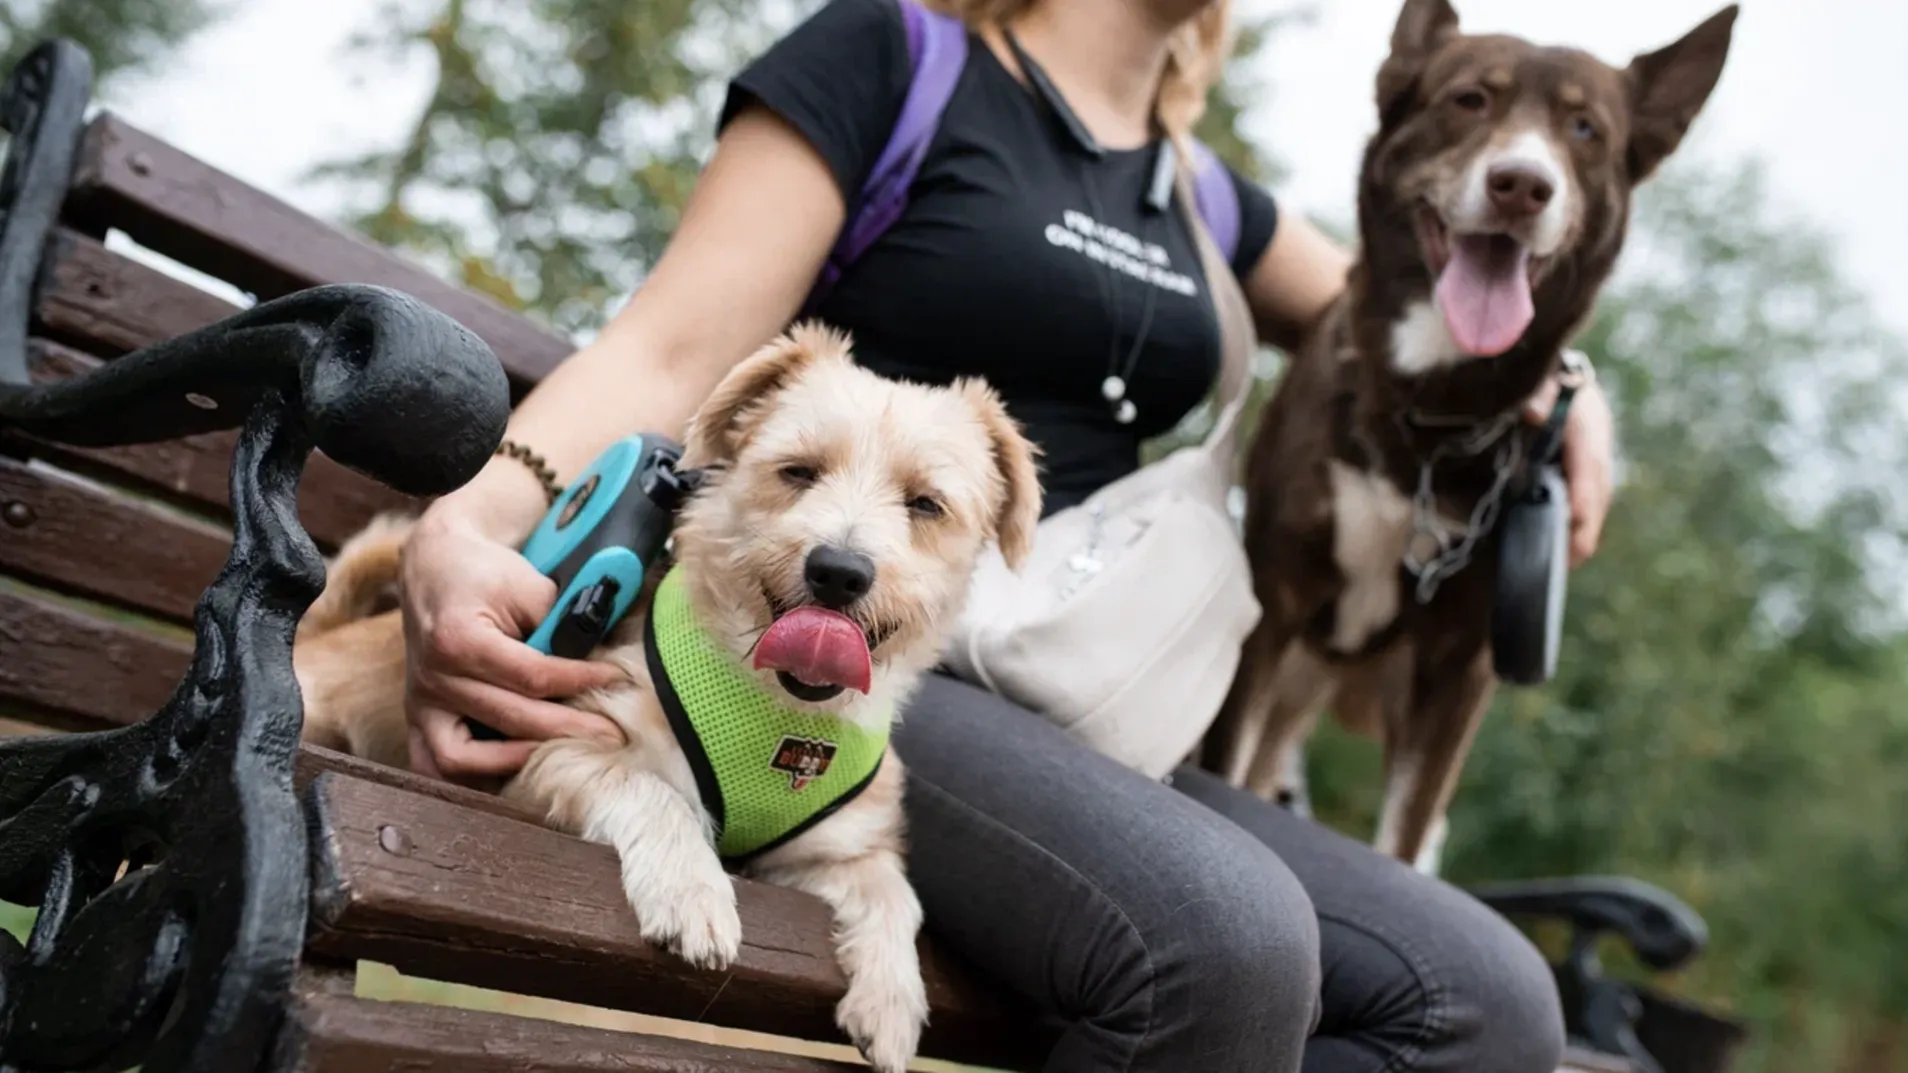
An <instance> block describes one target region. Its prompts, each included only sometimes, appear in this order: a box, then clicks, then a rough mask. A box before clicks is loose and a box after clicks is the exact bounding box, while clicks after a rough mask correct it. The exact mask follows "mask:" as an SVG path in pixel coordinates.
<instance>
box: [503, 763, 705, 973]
mask: <svg viewBox="0 0 1908 1073" xmlns="http://www.w3.org/2000/svg"><path fill="white" fill-rule="evenodd" d="M505 796H507V797H511V798H514V799H516V800H521V801H528V802H530V803H533V804H534V805H536V806H538V807H541V808H542V809H544V810H545V814H546V815H547V816H548V817H549V818H550V822H551V823H552V825H553V826H556V827H559V828H561V829H563V830H568V831H570V832H572V833H574V834H576V835H577V836H578V837H581V838H584V839H587V840H589V841H591V842H601V843H603V844H604V845H607V846H611V847H613V848H614V849H615V850H616V855H617V857H618V858H619V859H620V860H621V861H622V865H623V892H624V894H626V895H627V896H628V897H629V904H630V908H632V909H634V910H635V911H636V923H637V926H638V927H639V928H640V929H641V931H642V936H643V938H645V939H647V940H649V941H650V942H652V943H656V944H659V945H661V946H665V947H667V948H669V949H670V950H672V951H674V952H675V953H676V954H678V955H679V956H681V957H682V959H683V960H685V961H687V962H689V963H690V964H692V965H696V966H698V967H700V968H705V969H725V968H727V967H728V966H729V963H730V962H732V961H734V960H735V956H736V954H737V953H738V952H739V951H740V949H741V947H742V921H741V918H740V917H738V916H737V915H736V909H735V884H734V883H732V882H731V881H730V879H729V876H728V873H726V872H724V871H723V869H722V862H721V860H720V859H719V858H717V856H716V853H715V847H714V844H713V838H712V826H713V825H712V824H711V822H710V819H709V815H708V813H707V812H706V811H704V810H703V808H702V805H701V803H700V802H696V801H691V800H690V799H689V798H686V797H684V796H683V795H682V794H681V793H680V792H679V791H677V790H676V788H675V787H673V786H671V785H670V784H669V783H668V782H667V781H665V780H664V779H663V778H662V777H661V776H659V775H657V774H656V773H654V772H652V771H646V770H644V769H642V768H640V767H638V766H637V765H636V763H635V760H634V759H633V756H632V754H631V753H630V752H629V751H628V750H624V749H608V748H605V747H603V746H601V745H598V744H595V743H593V742H585V741H581V740H578V739H574V738H571V739H560V740H557V741H553V742H551V743H550V744H548V745H546V746H545V747H543V748H542V749H539V750H537V752H536V754H535V755H534V756H532V757H531V759H530V763H529V764H527V765H525V766H524V770H523V773H522V774H521V775H519V776H518V777H517V778H515V779H513V780H511V783H510V785H509V786H508V787H506V788H505Z"/></svg>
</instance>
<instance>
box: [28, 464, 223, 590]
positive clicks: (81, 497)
mask: <svg viewBox="0 0 1908 1073" xmlns="http://www.w3.org/2000/svg"><path fill="white" fill-rule="evenodd" d="M0 519H3V520H0V571H5V572H6V573H9V574H13V575H14V576H16V577H23V578H26V579H28V580H29V581H33V582H36V583H38V584H42V585H46V586H48V587H50V588H56V589H59V590H61V591H63V592H71V593H76V594H78V595H81V596H86V597H89V598H91V599H95V600H99V601H101V602H103V603H109V604H115V605H118V606H121V607H127V608H131V609H133V610H138V611H147V612H151V613H153V614H155V615H157V616H159V617H161V618H164V619H170V620H172V621H174V622H178V623H189V622H191V621H192V609H193V606H194V605H195V604H197V603H198V601H199V596H200V594H202V593H203V592H204V591H205V587H206V586H207V585H209V584H211V583H212V579H213V578H214V577H216V576H218V572H219V568H220V567H222V566H224V565H225V559H226V556H227V555H229V554H230V553H231V550H232V541H231V538H230V536H229V535H227V533H226V532H225V531H222V530H219V529H215V528H213V527H212V526H209V525H206V524H204V523H202V522H198V521H194V520H191V519H188V518H183V517H179V516H177V515H174V514H171V513H168V512H165V511H162V510H159V509H156V508H154V507H153V506H151V505H149V504H146V503H141V502H139V501H138V500H134V499H129V498H126V497H124V496H118V495H114V494H113V493H111V492H109V491H106V490H104V489H101V488H99V487H96V486H94V485H91V484H87V483H85V482H82V481H80V480H78V479H76V478H74V477H73V476H71V475H68V474H64V473H61V472H59V471H58V470H52V469H48V468H45V467H39V466H30V465H27V464H24V463H21V462H17V461H14V460H12V459H9V458H5V457H0Z"/></svg>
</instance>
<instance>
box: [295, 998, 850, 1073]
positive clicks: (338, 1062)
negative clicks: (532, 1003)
mask: <svg viewBox="0 0 1908 1073" xmlns="http://www.w3.org/2000/svg"><path fill="white" fill-rule="evenodd" d="M274 1068H275V1069H276V1070H278V1071H280V1073H440V1071H441V1073H731V1071H733V1073H853V1071H854V1070H857V1069H860V1070H864V1071H865V1070H866V1068H867V1067H865V1066H859V1065H849V1064H847V1063H843V1062H830V1061H825V1060H822V1059H818V1058H809V1057H804V1056H799V1055H791V1054H777V1053H774V1052H771V1051H749V1050H741V1049H738V1048H734V1047H722V1046H717V1045H715V1044H709V1043H696V1042H691V1041H688V1040H678V1039H670V1038H667V1037H663V1036H647V1035H637V1034H634V1033H629V1032H613V1031H609V1030H607V1029H601V1028H586V1027H584V1026H581V1025H569V1024H562V1023H560V1022H555V1021H540V1020H533V1019H531V1018H527V1017H512V1016H510V1015H508V1014H498V1013H483V1012H478V1011H474V1010H462V1009H453V1008H450V1007H444V1006H426V1005H418V1004H412V1003H400V1002H373V1001H369V1000H366V999H359V998H353V997H351V996H349V995H345V994H339V993H337V990H336V989H335V988H331V987H325V986H322V985H321V986H318V987H309V988H301V989H300V994H299V996H298V998H297V1000H296V1001H295V1002H294V1004H293V1006H292V1009H291V1016H290V1023H289V1024H288V1025H287V1026H286V1030H285V1039H284V1040H283V1042H282V1045H281V1053H280V1058H279V1061H278V1062H277V1063H275V1064H274Z"/></svg>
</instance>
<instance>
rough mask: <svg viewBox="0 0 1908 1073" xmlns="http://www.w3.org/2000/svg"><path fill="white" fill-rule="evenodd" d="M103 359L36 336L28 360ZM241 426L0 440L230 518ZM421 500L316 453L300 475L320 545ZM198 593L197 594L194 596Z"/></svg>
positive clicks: (48, 371) (49, 370)
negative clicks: (164, 436) (176, 436)
mask: <svg viewBox="0 0 1908 1073" xmlns="http://www.w3.org/2000/svg"><path fill="white" fill-rule="evenodd" d="M99 364H100V362H99V359H97V358H94V357H92V356H90V355H87V354H82V353H80V352H78V351H76V350H73V349H71V348H68V347H65V346H61V345H60V344H58V343H54V342H50V341H48V340H44V339H35V340H32V341H31V345H30V349H29V354H28V367H29V369H30V371H31V372H32V373H33V378H34V379H35V380H36V381H39V382H42V383H44V382H49V381H53V380H60V379H64V378H66V377H69V376H77V375H79V374H80V373H83V372H85V371H87V370H89V369H92V368H95V367H97V366H98V365H99ZM237 441H238V434H237V433H236V432H210V433H205V434H203V435H198V436H190V437H187V438H185V439H181V440H169V441H166V442H164V443H153V444H141V445H138V446H134V447H100V448H88V447H67V446H65V445H61V444H53V443H49V442H47V441H45V440H38V439H35V438H33V437H31V436H25V435H22V434H19V433H14V432H6V431H4V430H0V443H6V442H11V443H16V444H18V445H20V450H22V451H23V452H25V453H29V454H33V455H36V456H39V457H43V458H47V459H51V460H54V461H57V462H59V463H60V464H61V465H63V466H65V467H67V468H70V469H73V470H74V471H76V472H80V473H84V474H86V475H88V476H93V477H98V478H100V479H103V480H111V481H114V482H120V481H125V482H127V483H129V485H130V486H132V487H136V488H139V489H141V490H147V491H152V492H156V493H158V494H160V495H163V496H165V497H167V498H172V499H176V500H179V501H181V502H185V503H189V504H191V505H192V506H194V507H196V508H199V509H205V510H209V511H211V512H212V513H214V514H216V515H217V516H219V517H220V518H229V517H230V506H231V473H232V449H233V447H234V445H235V444H236V443H237ZM418 506H419V502H418V501H417V500H415V499H413V498H411V497H409V496H404V495H401V494H399V493H397V492H395V491H392V490H391V489H389V488H387V487H385V486H384V485H382V484H379V483H378V482H376V481H374V480H372V479H371V478H369V477H366V476H364V475H363V474H361V473H358V472H356V471H355V470H350V469H347V468H345V467H344V466H341V465H339V464H338V463H336V462H333V461H332V460H331V459H329V458H327V457H325V456H324V455H323V454H318V453H314V454H313V455H312V456H311V461H310V462H309V463H308V464H307V465H306V467H305V474H304V476H303V477H302V478H301V479H300V480H299V482H298V516H299V520H300V521H301V522H302V523H303V524H304V526H305V529H306V531H307V532H309V533H310V534H311V536H312V539H314V540H316V541H318V543H319V544H320V545H323V546H326V547H335V546H337V545H338V544H340V543H342V542H344V541H345V540H346V539H347V538H349V537H350V536H351V535H352V534H354V533H356V532H357V531H358V530H359V529H361V528H363V527H364V524H365V523H366V522H368V521H370V520H371V518H372V517H373V516H374V515H376V514H378V513H380V512H383V511H389V510H411V509H415V508H416V507H418ZM195 598H196V597H195Z"/></svg>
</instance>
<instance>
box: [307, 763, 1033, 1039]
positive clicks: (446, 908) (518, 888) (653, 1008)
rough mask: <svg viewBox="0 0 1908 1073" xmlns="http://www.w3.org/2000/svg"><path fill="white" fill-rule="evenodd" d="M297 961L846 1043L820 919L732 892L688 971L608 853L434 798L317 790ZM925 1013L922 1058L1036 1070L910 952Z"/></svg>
mask: <svg viewBox="0 0 1908 1073" xmlns="http://www.w3.org/2000/svg"><path fill="white" fill-rule="evenodd" d="M307 801H308V808H309V809H310V810H311V813H312V816H313V829H314V831H315V832H316V837H315V841H314V845H313V853H314V855H315V858H316V859H315V861H314V867H313V875H314V887H313V891H312V899H313V906H312V933H311V938H310V941H309V944H308V945H309V949H310V950H312V951H313V952H315V953H317V954H319V955H321V956H323V957H326V958H329V959H333V960H344V959H352V958H364V959H368V960H372V961H377V962H382V963H385V964H388V965H392V966H394V967H395V968H397V969H398V971H400V972H404V973H407V974H410V975H415V976H422V977H426V978H430V979H438V980H448V981H452V982H457V983H467V984H473V985H476V986H478V987H489V988H494V989H497V990H503V991H511V992H516V993H519V994H532V995H541V996H545V997H548V998H556V999H563V1000H566V1001H571V1002H582V1003H587V1004H589V1005H592V1006H602V1007H609V1008H612V1009H624V1010H632V1011H635V1012H638V1013H648V1014H654V1015H657V1016H662V1017H672V1018H677V1019H681V1020H687V1021H699V1022H708V1023H711V1024H719V1025H724V1026H727V1027H731V1028H743V1029H751V1030H754V1031H758V1032H769V1033H774V1034H777V1035H783V1036H791V1037H794V1038H798V1039H810V1040H820V1041H824V1042H830V1043H838V1042H842V1037H841V1034H840V1032H839V1030H837V1029H836V1028H835V1025H834V1004H835V1002H836V1001H837V1000H838V999H839V998H840V997H841V994H842V992H843V990H844V987H845V984H844V981H843V978H842V974H841V970H840V968H839V967H838V966H837V965H836V963H835V958H834V952H833V950H832V949H831V946H830V942H829V931H830V922H829V918H828V912H827V909H826V908H825V907H824V906H823V905H822V904H821V903H820V902H819V901H817V900H815V899H814V898H812V897H810V896H808V895H805V894H800V893H797V892H795V891H789V890H784V889H781V888H776V887H769V886H765V885H762V884H757V883H750V882H738V884H737V893H738V908H739V911H740V914H741V918H742V935H743V948H742V952H741V955H740V957H739V958H738V959H737V961H736V963H735V964H734V965H732V966H730V968H729V970H728V971H727V972H722V973H712V972H701V971H699V970H695V969H692V968H690V967H689V966H688V965H686V964H684V963H683V962H682V961H681V960H680V959H678V958H677V957H675V956H674V955H673V954H670V953H668V952H667V951H665V950H661V949H659V948H656V947H653V946H651V945H649V944H648V943H647V942H645V941H644V940H643V939H642V937H641V936H640V934H638V932H637V925H636V920H635V916H634V914H633V913H632V912H631V910H630V908H629V904H628V902H627V901H626V900H625V898H624V895H623V890H622V882H621V876H620V872H619V868H618V864H617V860H616V855H615V853H614V852H613V851H611V850H610V849H609V848H608V847H605V846H599V845H594V844H591V843H587V842H583V841H580V840H578V839H574V838H570V837H568V836H566V835H562V834H558V833H556V832H554V831H551V830H548V829H545V828H543V827H540V826H538V825H535V824H532V823H526V822H523V821H520V820H516V819H511V818H508V817H505V816H500V815H496V814H494V813H492V814H488V815H485V814H480V813H476V812H473V811H471V810H470V809H466V808H464V807H461V806H460V805H457V804H453V803H451V802H449V801H446V800H443V799H441V798H432V797H421V796H418V795H416V794H411V793H406V792H404V791H402V790H398V789H395V788H393V787H390V786H386V785H378V784H374V783H371V782H366V781H363V780H359V779H354V778H349V777H344V776H341V775H339V774H337V773H335V772H325V773H322V774H318V775H317V777H316V778H315V779H314V780H313V781H312V782H311V784H310V787H309V789H308V791H307ZM922 961H923V970H924V973H925V975H926V978H927V986H928V999H929V1002H930V1004H931V1006H932V1008H933V1014H932V1018H931V1023H930V1025H929V1028H928V1031H927V1033H926V1035H925V1037H924V1038H923V1041H922V1046H921V1053H922V1054H923V1055H926V1056H930V1057H935V1058H945V1059H949V1060H952V1061H960V1062H973V1063H977V1064H983V1065H991V1066H996V1067H1001V1068H1033V1067H1035V1066H1037V1065H1038V1062H1039V1058H1040V1056H1042V1055H1044V1054H1045V1053H1046V1050H1047V1049H1048V1048H1049V1047H1050V1045H1051V1038H1050V1037H1049V1036H1048V1035H1046V1034H1045V1033H1044V1032H1042V1031H1040V1030H1037V1029H1036V1028H1034V1027H1033V1026H1032V1024H1031V1023H1030V1022H1029V1021H1028V1020H1026V1019H1025V1017H1024V1016H1023V1015H1022V1014H1021V1013H1020V1011H1018V1010H1017V1009H1013V1008H1011V1007H1010V1006H1009V1004H1008V1000H1007V998H1006V996H1005V995H1002V994H999V993H996V992H995V991H993V990H990V989H988V988H987V987H984V986H980V985H979V984H978V982H977V981H976V979H975V978H974V977H973V976H972V975H971V974H970V973H969V972H967V971H964V969H963V967H961V966H957V965H956V964H954V963H953V962H952V960H951V959H950V958H948V957H947V956H945V955H944V954H943V953H942V952H940V951H938V950H937V949H935V948H934V947H933V946H932V944H929V943H926V942H923V943H922Z"/></svg>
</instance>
